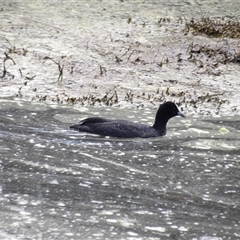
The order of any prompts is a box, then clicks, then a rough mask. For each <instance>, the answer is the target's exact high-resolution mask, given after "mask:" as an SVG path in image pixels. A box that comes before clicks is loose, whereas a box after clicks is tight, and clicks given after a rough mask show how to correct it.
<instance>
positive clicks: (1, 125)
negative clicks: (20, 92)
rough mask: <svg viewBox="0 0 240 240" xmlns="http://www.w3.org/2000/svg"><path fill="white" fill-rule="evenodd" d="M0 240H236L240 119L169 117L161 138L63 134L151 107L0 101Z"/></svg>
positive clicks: (149, 115) (148, 116)
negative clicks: (89, 119)
mask: <svg viewBox="0 0 240 240" xmlns="http://www.w3.org/2000/svg"><path fill="white" fill-rule="evenodd" d="M0 108H1V116H0V143H1V144H0V150H1V156H0V169H1V175H0V180H1V187H0V206H1V208H0V214H1V220H0V222H1V228H0V237H1V239H124V240H126V239H129V240H130V239H131V240H132V239H136V240H137V239H202V240H203V239H204V240H206V239H215V240H216V239H238V238H240V220H239V216H240V206H239V203H240V201H239V199H240V194H239V180H240V178H239V160H240V138H239V130H240V124H239V122H240V121H239V120H240V117H239V116H236V117H224V118H220V117H218V118H211V117H209V118H202V117H200V116H188V118H187V119H182V118H178V117H176V118H174V119H172V120H170V123H169V126H168V133H167V136H165V137H160V138H155V139H154V138H153V139H125V140H122V139H114V138H102V137H98V136H93V135H86V134H81V133H77V132H74V131H70V130H68V127H69V125H70V124H72V123H75V122H77V121H78V120H79V119H81V118H84V117H86V116H89V115H98V114H99V115H103V116H108V117H112V118H113V117H120V116H121V118H127V117H128V118H129V119H132V120H136V121H141V122H145V123H149V124H150V123H151V122H152V121H153V118H154V115H155V112H154V111H153V110H150V109H144V110H143V109H142V110H134V109H121V111H119V109H115V108H107V109H101V108H86V107H82V108H80V109H79V110H77V109H73V108H71V107H63V106H59V107H58V106H48V105H43V104H34V103H30V102H23V101H10V100H2V101H1V104H0Z"/></svg>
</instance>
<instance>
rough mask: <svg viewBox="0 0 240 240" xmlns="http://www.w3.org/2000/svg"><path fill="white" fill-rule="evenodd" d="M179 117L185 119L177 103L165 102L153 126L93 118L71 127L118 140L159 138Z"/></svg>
mask: <svg viewBox="0 0 240 240" xmlns="http://www.w3.org/2000/svg"><path fill="white" fill-rule="evenodd" d="M177 115H178V116H181V117H185V115H184V114H183V113H182V112H181V111H180V110H179V108H178V107H177V105H176V104H175V103H173V102H165V103H163V104H162V105H160V107H159V109H158V111H157V113H156V117H155V122H154V124H153V126H148V125H145V124H140V123H134V122H131V121H127V120H119V119H116V120H111V119H106V118H101V117H91V118H86V119H84V120H82V121H81V122H80V123H79V124H76V125H72V126H70V129H73V130H76V131H79V132H87V133H93V134H98V135H101V136H110V137H117V138H137V137H139V138H150V137H159V136H163V135H165V134H166V132H167V130H166V126H167V122H168V120H169V119H170V118H172V117H174V116H177Z"/></svg>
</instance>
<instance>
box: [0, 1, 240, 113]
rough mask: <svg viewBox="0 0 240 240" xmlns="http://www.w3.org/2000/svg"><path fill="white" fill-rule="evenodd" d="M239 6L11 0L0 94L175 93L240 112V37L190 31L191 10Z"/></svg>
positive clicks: (153, 101) (184, 102)
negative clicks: (16, 0) (217, 35)
mask: <svg viewBox="0 0 240 240" xmlns="http://www.w3.org/2000/svg"><path fill="white" fill-rule="evenodd" d="M234 5H235V4H232V3H216V1H215V2H214V1H207V2H205V3H199V2H198V1H185V3H182V1H175V4H170V3H168V1H163V2H161V3H160V2H158V1H157V2H155V1H148V2H147V3H144V2H142V1H111V2H109V1H81V2H79V1H71V3H70V2H67V1H40V0H39V1H37V2H29V1H23V2H21V3H7V2H6V3H3V4H2V6H1V9H0V10H1V14H0V19H1V22H2V24H1V26H0V36H1V38H0V64H1V70H0V75H1V79H0V94H1V96H2V97H11V98H15V97H17V98H23V99H27V100H33V101H45V102H56V103H63V104H75V105H76V106H80V105H96V106H98V105H100V106H101V105H113V106H117V107H118V106H120V107H142V106H148V107H151V106H152V107H155V106H156V105H158V104H159V103H160V102H162V101H164V100H166V99H167V100H173V101H176V102H177V103H179V105H181V107H182V108H184V109H185V110H186V111H188V112H189V113H196V112H197V113H204V114H221V115H229V114H239V112H240V108H239V102H240V100H239V97H238V90H239V87H240V82H239V79H238V76H239V71H240V66H239V62H238V59H237V58H236V56H237V54H238V53H239V52H240V46H239V39H238V38H235V39H234V38H229V37H215V38H213V37H208V36H206V35H204V34H193V33H192V32H191V31H187V29H186V19H191V17H193V16H194V18H196V19H198V18H201V17H202V16H203V15H204V14H207V15H208V16H209V17H212V18H219V17H220V18H222V17H227V18H228V19H235V17H237V16H239V13H240V7H238V6H237V7H236V6H234ZM233 7H234V9H233ZM233 60H236V61H233Z"/></svg>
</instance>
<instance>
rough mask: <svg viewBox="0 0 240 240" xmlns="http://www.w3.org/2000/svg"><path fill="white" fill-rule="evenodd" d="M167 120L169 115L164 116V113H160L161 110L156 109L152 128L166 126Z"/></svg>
mask: <svg viewBox="0 0 240 240" xmlns="http://www.w3.org/2000/svg"><path fill="white" fill-rule="evenodd" d="M168 120H169V116H165V115H164V113H161V111H158V112H157V114H156V117H155V122H154V124H153V128H155V129H163V128H166V126H167V122H168Z"/></svg>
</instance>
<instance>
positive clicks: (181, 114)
mask: <svg viewBox="0 0 240 240" xmlns="http://www.w3.org/2000/svg"><path fill="white" fill-rule="evenodd" d="M178 116H180V117H183V118H185V117H186V116H185V115H184V114H183V113H182V112H181V111H179V112H178Z"/></svg>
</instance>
